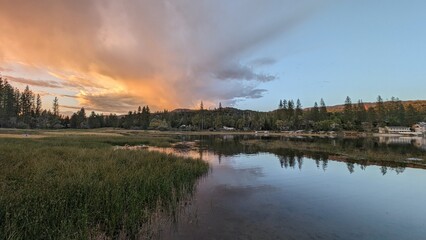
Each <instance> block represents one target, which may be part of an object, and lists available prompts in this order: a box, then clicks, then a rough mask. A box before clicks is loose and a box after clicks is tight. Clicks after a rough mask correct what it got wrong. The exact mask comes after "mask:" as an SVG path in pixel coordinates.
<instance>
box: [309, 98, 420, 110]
mask: <svg viewBox="0 0 426 240" xmlns="http://www.w3.org/2000/svg"><path fill="white" fill-rule="evenodd" d="M401 102H402V105H404V108H407V107H408V105H410V104H411V105H412V106H413V107H414V108H415V109H416V110H418V111H424V110H426V100H408V101H401ZM390 103H391V101H386V102H384V104H385V105H386V104H390ZM364 105H365V107H366V108H367V109H368V108H370V107H375V106H376V103H375V102H373V103H372V102H365V103H364ZM308 109H309V108H308ZM343 109H344V105H343V104H341V105H334V106H327V111H329V112H341V111H343Z"/></svg>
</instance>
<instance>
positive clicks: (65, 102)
mask: <svg viewBox="0 0 426 240" xmlns="http://www.w3.org/2000/svg"><path fill="white" fill-rule="evenodd" d="M424 9H426V2H424V1H414V0H411V1H393V0H388V1H384V0H376V1H366V0H359V1H337V0H327V1H316V0H303V1H291V0H269V1H260V0H251V1H247V0H235V1H232V2H230V1H196V2H194V1H191V0H175V1H169V0H146V1H136V0H124V1H120V2H118V1H113V0H105V1H97V0H93V1H54V2H52V1H48V0H40V1H37V2H34V1H30V0H17V1H13V2H12V1H10V2H8V1H2V2H0V31H1V32H2V34H1V35H0V43H1V44H0V72H1V73H2V74H3V76H6V77H7V78H8V79H9V80H10V81H11V82H12V84H14V85H16V86H18V87H19V88H24V87H25V85H27V84H29V85H30V87H31V88H32V89H33V90H34V91H36V92H38V93H41V94H42V95H43V99H45V102H47V103H46V105H47V106H46V107H49V105H50V104H49V103H50V102H51V100H52V99H53V98H54V97H55V96H58V97H59V98H60V105H61V111H62V112H72V111H75V110H76V109H78V108H80V107H86V108H87V109H89V110H96V111H99V112H115V113H125V112H127V111H128V110H131V109H136V108H137V106H139V105H149V106H150V107H151V108H152V109H156V110H162V109H174V108H177V107H181V108H196V107H197V106H199V103H200V101H204V105H205V106H207V107H216V106H217V105H218V103H219V102H222V104H223V105H224V106H234V107H237V108H242V109H253V110H261V111H269V110H273V109H274V108H276V107H277V105H278V102H279V100H280V99H294V100H296V99H297V98H300V99H301V101H302V105H303V106H305V107H309V106H312V105H313V103H314V102H315V101H318V102H319V100H320V99H321V98H324V100H325V102H326V104H327V105H336V104H342V103H343V102H344V100H345V98H346V96H350V97H351V98H352V100H353V102H356V101H357V100H358V99H362V100H363V101H364V102H370V101H375V99H376V98H377V95H381V96H382V97H383V98H384V99H390V98H391V97H392V96H395V97H399V98H400V99H402V100H416V99H426V96H425V95H424V89H426V81H425V79H424V78H425V76H426V68H425V67H424V65H425V63H426V47H425V43H426V27H425V24H426V14H424Z"/></svg>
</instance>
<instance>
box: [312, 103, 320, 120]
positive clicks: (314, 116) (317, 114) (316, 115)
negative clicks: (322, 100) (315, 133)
mask: <svg viewBox="0 0 426 240" xmlns="http://www.w3.org/2000/svg"><path fill="white" fill-rule="evenodd" d="M310 113H311V114H310V115H311V120H312V121H314V122H317V121H319V118H320V112H319V108H318V103H317V102H315V103H314V107H312V109H311V111H310Z"/></svg>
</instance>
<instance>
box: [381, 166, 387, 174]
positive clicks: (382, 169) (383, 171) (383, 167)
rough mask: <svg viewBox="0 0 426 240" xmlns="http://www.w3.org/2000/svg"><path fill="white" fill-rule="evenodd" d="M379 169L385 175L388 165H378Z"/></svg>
mask: <svg viewBox="0 0 426 240" xmlns="http://www.w3.org/2000/svg"><path fill="white" fill-rule="evenodd" d="M380 171H381V172H382V175H383V176H384V175H386V173H387V172H388V167H386V166H381V167H380Z"/></svg>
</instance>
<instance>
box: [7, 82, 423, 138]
mask: <svg viewBox="0 0 426 240" xmlns="http://www.w3.org/2000/svg"><path fill="white" fill-rule="evenodd" d="M336 109H337V110H336ZM417 122H426V104H423V105H422V104H415V102H408V104H405V103H404V102H403V101H401V100H399V99H398V98H395V97H392V98H391V99H390V100H388V101H385V100H383V99H382V97H381V96H378V97H377V101H376V102H375V103H368V104H364V102H363V101H362V100H361V99H360V100H358V101H357V102H356V103H353V102H352V100H351V98H350V97H347V98H346V99H345V101H344V105H342V106H341V107H339V108H333V109H332V110H331V111H329V110H328V107H327V106H326V104H325V101H324V100H323V99H321V100H320V101H319V104H318V103H316V102H315V103H313V107H309V108H303V106H302V103H301V101H300V100H299V99H297V100H296V101H294V100H292V99H288V100H285V99H284V100H279V103H278V104H277V109H276V110H274V111H270V112H259V111H252V110H239V109H235V108H230V107H222V104H221V103H219V104H218V107H217V108H214V109H205V108H204V106H203V103H202V102H201V103H200V107H199V109H196V110H190V109H175V110H173V111H168V110H164V111H158V112H152V111H151V109H150V108H149V106H142V107H138V109H135V110H131V111H129V112H128V113H127V114H124V115H116V114H109V115H104V114H99V113H95V112H93V111H92V112H90V113H89V112H86V109H85V108H84V107H83V108H81V109H80V110H78V111H77V112H75V113H73V114H72V115H71V116H64V115H61V114H60V112H59V100H58V98H55V99H54V101H53V103H52V105H51V108H47V109H43V108H42V102H41V98H40V96H39V95H35V94H34V93H33V92H32V91H31V90H30V89H29V87H28V86H27V87H26V88H25V90H24V91H22V92H21V91H19V90H18V89H16V88H14V87H13V86H12V85H11V84H10V83H9V82H7V79H5V78H3V77H1V76H0V127H1V128H22V129H29V128H31V129H63V128H73V129H95V128H105V127H114V128H124V129H137V130H147V129H150V130H163V131H167V130H186V131H200V130H201V131H205V130H210V131H216V130H223V129H225V128H227V129H236V130H244V131H252V130H273V131H283V130H308V131H311V130H312V131H361V132H377V131H378V128H379V127H383V126H395V125H401V126H408V127H411V126H412V125H413V124H415V123H417Z"/></svg>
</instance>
